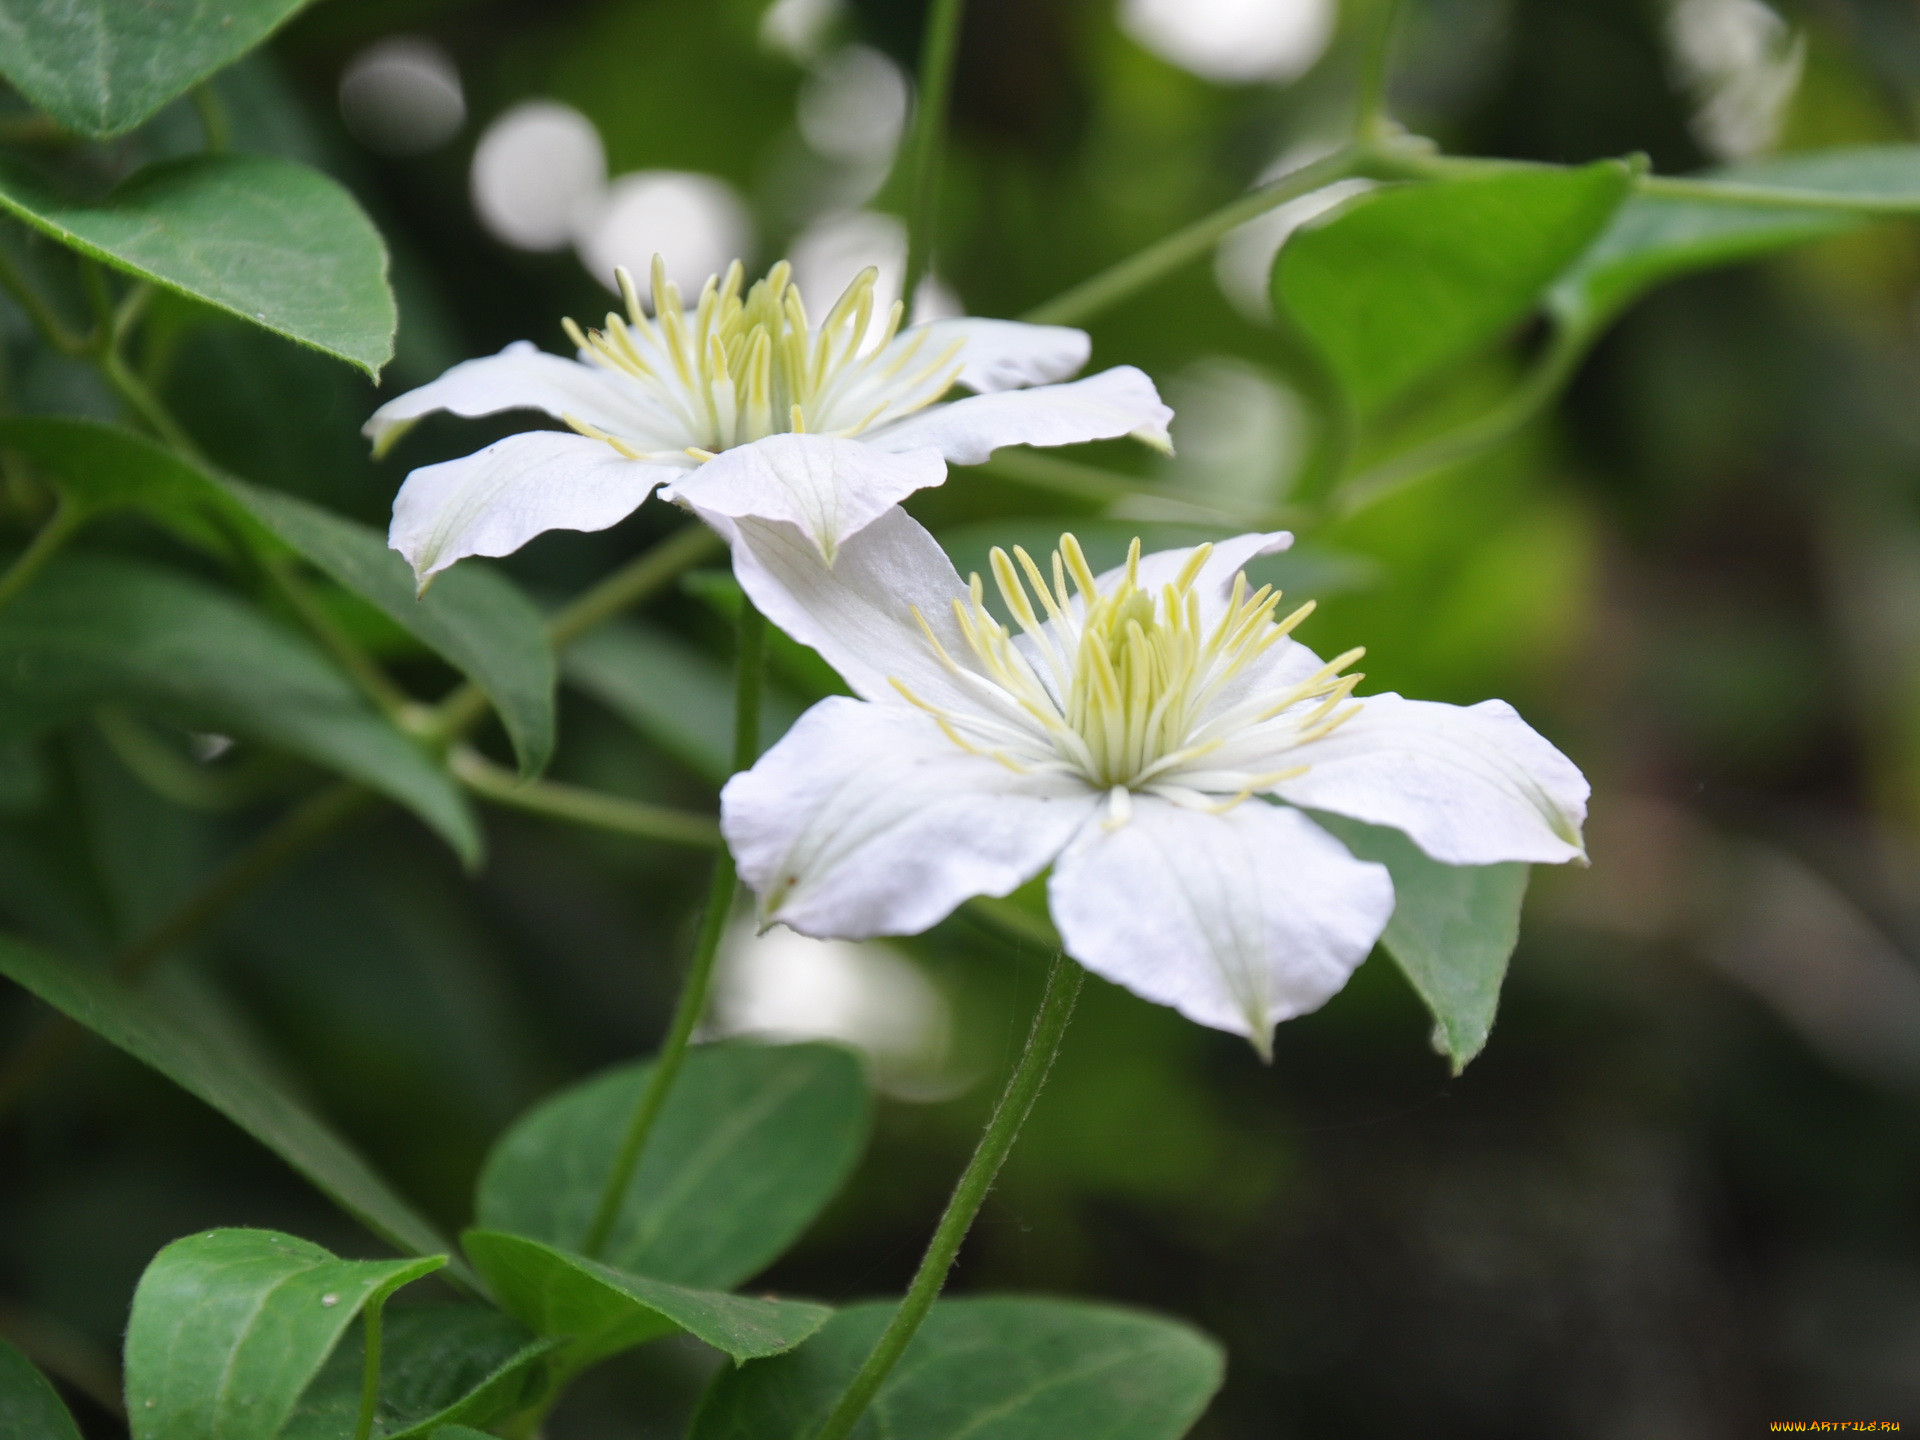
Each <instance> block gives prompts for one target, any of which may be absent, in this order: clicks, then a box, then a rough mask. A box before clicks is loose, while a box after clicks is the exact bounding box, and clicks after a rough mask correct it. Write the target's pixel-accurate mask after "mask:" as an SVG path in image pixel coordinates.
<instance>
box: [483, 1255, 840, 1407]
mask: <svg viewBox="0 0 1920 1440" xmlns="http://www.w3.org/2000/svg"><path fill="white" fill-rule="evenodd" d="M460 1243H461V1245H462V1246H463V1248H464V1249H465V1250H466V1252H467V1258H468V1259H469V1260H471V1261H472V1262H473V1265H474V1268H475V1269H476V1270H478V1271H479V1272H480V1273H481V1274H482V1275H484V1276H486V1278H487V1283H488V1284H490V1285H491V1286H492V1287H493V1290H494V1293H495V1295H497V1296H498V1297H499V1300H500V1303H501V1304H502V1305H503V1306H505V1307H506V1309H507V1311H508V1313H509V1314H511V1315H513V1316H514V1317H515V1318H517V1319H519V1320H521V1321H523V1322H525V1323H526V1324H527V1325H530V1326H531V1327H533V1329H534V1330H536V1331H537V1332H539V1333H540V1334H542V1335H563V1336H565V1337H567V1344H566V1346H565V1348H564V1349H562V1350H561V1351H560V1353H559V1354H558V1356H556V1357H555V1365H556V1368H557V1369H558V1370H559V1372H560V1373H561V1374H562V1375H566V1374H570V1373H572V1372H574V1371H576V1370H579V1369H582V1368H583V1367H585V1366H587V1365H591V1364H593V1363H594V1362H595V1361H596V1360H603V1359H605V1358H606V1357H607V1356H609V1355H615V1354H618V1353H619V1352H620V1351H622V1350H629V1349H632V1348H633V1347H634V1346H635V1345H642V1344H645V1343H646V1342H647V1341H649V1340H653V1339H657V1338H658V1337H660V1336H662V1335H670V1334H672V1333H674V1332H675V1331H677V1330H684V1331H685V1332H686V1333H687V1334H689V1335H693V1336H695V1337H697V1338H699V1339H701V1340H704V1341H706V1342H707V1344H709V1345H711V1346H713V1347H714V1348H715V1349H716V1350H722V1351H725V1352H726V1353H727V1354H728V1355H731V1356H732V1357H733V1358H734V1360H735V1361H741V1360H753V1359H758V1358H761V1357H763V1356H767V1355H778V1354H780V1353H781V1352H782V1351H784V1350H790V1349H792V1348H793V1347H794V1346H795V1345H798V1344H799V1343H800V1342H801V1341H802V1340H804V1339H806V1338H807V1336H809V1335H811V1334H813V1332H814V1331H816V1330H818V1329H819V1328H820V1327H821V1326H822V1325H824V1324H825V1323H826V1321H827V1317H828V1316H830V1315H831V1314H832V1313H833V1312H832V1311H831V1310H829V1309H828V1308H827V1307H826V1306H824V1305H810V1304H808V1303H806V1302H805V1301H803V1300H756V1299H753V1298H751V1297H748V1296H745V1295H727V1294H723V1293H721V1292H719V1291H714V1290H695V1289H691V1288H689V1287H687V1286H684V1285H670V1284H668V1283H667V1282H666V1281H664V1280H654V1279H650V1278H648V1277H647V1276H644V1275H635V1274H632V1273H630V1272H628V1271H625V1270H616V1269H615V1268H614V1267H613V1266H611V1265H603V1264H601V1263H600V1262H599V1261H597V1260H589V1259H587V1258H586V1257H585V1256H584V1255H575V1254H572V1253H571V1252H569V1251H566V1250H560V1249H556V1248H555V1247H554V1246H551V1245H542V1244H541V1243H540V1242H539V1241H538V1240H529V1239H527V1238H526V1237H525V1236H524V1235H506V1234H502V1233H501V1232H500V1231H497V1230H469V1231H468V1232H467V1233H466V1234H465V1235H463V1236H461V1240H460Z"/></svg>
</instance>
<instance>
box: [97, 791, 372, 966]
mask: <svg viewBox="0 0 1920 1440" xmlns="http://www.w3.org/2000/svg"><path fill="white" fill-rule="evenodd" d="M372 801H373V794H372V792H371V791H369V790H365V789H362V788H361V787H360V786H359V785H356V784H354V783H352V782H351V781H345V780H343V781H340V782H339V783H337V784H334V785H329V786H328V787H327V788H326V789H324V790H322V791H320V792H319V793H318V794H315V795H312V796H309V797H308V798H307V799H306V800H304V801H302V802H301V803H300V804H299V805H296V806H295V807H294V808H293V809H291V810H289V811H288V812H287V813H286V814H285V815H283V816H281V817H280V818H279V819H278V820H277V821H275V822H274V823H273V824H272V825H270V826H269V827H267V829H266V830H265V831H263V832H262V833H261V834H260V836H259V838H257V839H256V840H255V841H254V842H253V843H252V844H251V845H249V846H248V847H247V848H246V849H244V850H242V851H241V852H240V853H239V854H238V855H235V856H234V857H233V858H231V859H230V860H228V861H227V863H226V864H224V865H222V866H221V867H220V868H219V869H218V870H216V871H215V872H214V873H213V875H212V876H211V877H210V878H209V879H208V880H207V882H206V883H205V884H204V885H202V886H201V887H200V888H199V889H198V890H196V891H195V892H194V893H193V894H192V895H191V896H190V897H188V899H187V900H186V902H185V903H183V904H182V905H181V906H180V907H179V908H178V909H176V910H175V911H174V912H173V913H172V914H171V915H169V916H167V918H166V919H164V920H162V921H161V922H160V923H159V924H158V925H156V926H154V927H153V929H151V930H149V931H147V933H146V934H144V935H142V936H141V937H140V938H139V939H137V940H135V941H134V942H133V943H132V944H131V945H129V946H127V947H126V949H124V950H122V951H121V952H120V954H119V955H118V956H117V957H116V958H115V960H114V963H113V971H114V975H115V976H116V977H117V978H118V979H121V980H128V981H131V980H137V979H139V978H140V976H141V975H142V974H143V973H144V972H145V971H146V969H147V967H148V966H150V965H152V964H153V962H154V961H156V960H158V959H160V958H161V957H163V956H164V955H166V954H167V953H168V952H169V951H172V950H176V949H178V948H179V947H180V946H182V945H184V944H186V942H187V941H189V940H191V939H192V938H193V937H194V936H196V935H198V934H199V933H200V932H201V931H202V930H205V929H206V928H207V926H209V925H211V924H212V923H213V922H214V921H215V920H217V919H219V918H220V916H221V915H223V914H224V913H225V912H226V911H227V909H228V907H229V906H231V905H232V904H233V903H234V901H236V900H238V899H239V898H240V897H241V896H242V895H244V894H246V893H247V892H248V891H249V890H251V889H252V888H253V887H254V886H255V885H258V884H259V883H260V882H261V881H262V880H264V879H266V878H267V876H269V875H271V874H272V873H273V872H274V871H276V870H278V869H279V868H280V867H281V866H282V865H284V864H286V863H287V861H289V860H291V859H292V858H293V857H294V856H295V855H298V854H299V853H300V852H301V851H302V850H305V849H306V848H307V847H308V846H309V845H312V844H313V843H314V842H315V841H316V840H319V839H321V838H322V837H323V836H325V835H328V834H330V833H331V832H332V831H334V830H336V829H338V828H339V827H340V826H341V825H343V824H345V823H346V822H347V821H348V820H350V819H352V818H353V817H354V816H355V815H357V814H359V813H360V811H361V810H363V809H365V808H366V807H367V806H368V805H369V804H371V803H372Z"/></svg>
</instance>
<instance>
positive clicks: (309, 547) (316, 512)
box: [223, 480, 554, 774]
mask: <svg viewBox="0 0 1920 1440" xmlns="http://www.w3.org/2000/svg"><path fill="white" fill-rule="evenodd" d="M223 484H224V488H225V490H226V492H227V493H228V494H230V495H232V496H233V497H234V498H235V499H236V500H238V501H239V502H240V504H241V505H243V506H244V507H246V509H247V511H248V512H249V513H251V514H252V515H253V516H254V518H256V519H257V520H259V521H260V522H261V523H262V524H264V525H265V526H266V527H267V528H268V529H269V530H271V531H273V533H274V534H276V535H278V536H279V537H280V538H281V539H282V540H284V541H285V542H286V543H287V544H289V545H291V546H292V547H293V548H294V549H295V550H297V551H299V552H300V554H301V555H303V556H305V557H306V558H307V559H308V560H311V561H312V562H313V563H314V564H315V565H317V566H319V567H320V568H321V569H322V570H324V571H325V572H326V573H327V574H328V575H330V576H332V577H333V579H334V580H335V581H336V582H337V583H339V584H340V585H342V586H344V587H345V588H346V589H348V590H351V591H353V592H354V593H355V594H356V595H359V596H361V597H362V598H364V599H367V600H371V601H372V602H373V603H374V604H375V605H377V606H379V607H380V609H382V610H384V611H385V612H386V613H387V615H388V616H389V617H390V618H391V619H392V620H393V621H394V622H395V623H396V624H398V625H400V626H402V627H403V628H405V629H406V630H408V631H409V632H411V633H412V634H413V636H414V637H415V638H416V639H417V640H419V641H420V642H421V643H422V644H424V645H426V646H427V647H428V648H430V649H432V650H433V651H434V652H435V653H437V654H438V655H439V656H440V657H441V658H442V659H444V660H445V661H446V662H447V663H448V664H450V665H452V666H453V667H454V668H455V669H457V670H459V671H460V672H461V673H462V674H463V675H465V676H466V677H467V678H468V679H469V680H471V681H473V683H474V684H476V685H478V686H479V687H480V688H481V689H482V690H484V691H486V693H487V698H488V699H490V700H491V701H492V702H493V705H494V709H495V710H496V712H497V713H498V714H499V716H500V722H501V724H502V725H503V726H504V727H505V728H506V731H507V735H508V737H509V738H510V739H511V740H512V741H513V748H514V753H515V754H516V755H517V756H518V757H519V760H520V769H521V771H522V772H523V773H526V774H532V773H534V772H535V771H537V770H540V769H541V768H543V767H544V766H545V765H546V763H547V760H548V758H549V757H550V756H551V755H552V754H553V732H554V718H553V709H554V705H553V688H554V663H553V647H552V646H550V645H549V644H548V643H547V630H546V621H545V620H544V618H543V617H542V616H541V614H540V611H539V610H538V609H537V608H535V606H534V604H533V602H532V601H531V600H529V599H527V598H526V596H525V595H523V594H521V592H520V591H519V589H518V588H517V587H516V586H515V585H514V584H513V582H512V581H510V580H508V579H507V578H506V577H505V576H504V575H500V574H498V573H496V572H494V571H491V570H488V569H486V568H484V567H482V566H475V565H461V566H457V567H455V569H454V570H452V571H451V572H449V573H448V574H445V575H442V576H440V577H439V580H438V582H437V583H436V584H435V585H434V587H433V588H432V589H431V590H429V591H428V592H427V593H426V594H424V595H420V594H416V593H415V585H414V580H413V571H412V570H411V569H410V568H409V567H408V565H407V562H406V561H405V560H403V559H401V558H400V556H399V554H398V553H397V552H396V551H393V550H390V549H388V548H387V542H386V537H385V536H383V535H381V534H380V533H379V532H378V531H376V530H370V529H368V528H367V527H366V526H364V525H360V524H357V523H356V522H354V521H352V520H348V519H346V518H345V517H344V516H340V515H335V514H333V513H332V512H331V511H328V510H323V509H321V508H320V507H319V506H317V505H310V504H308V503H307V502H306V501H304V500H300V499H296V498H295V497H294V496H291V495H285V494H281V493H279V492H277V491H273V490H260V489H256V488H254V487H253V486H250V485H243V484H241V483H240V482H239V481H237V480H227V481H224V482H223Z"/></svg>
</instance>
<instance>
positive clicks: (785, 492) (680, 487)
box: [666, 435, 947, 564]
mask: <svg viewBox="0 0 1920 1440" xmlns="http://www.w3.org/2000/svg"><path fill="white" fill-rule="evenodd" d="M946 478H947V462H946V461H944V460H942V459H941V458H940V452H939V451H937V450H908V451H905V452H903V453H900V454H894V453H892V452H889V451H886V450H877V449H875V448H874V447H873V446H871V445H865V444H862V443H861V442H860V441H858V440H844V439H840V438H839V437H837V436H832V435H769V436H767V437H766V438H765V439H763V440H756V441H754V442H753V443H752V444H750V445H741V446H738V447H736V448H734V449H732V450H727V451H723V452H722V453H721V454H719V455H716V456H715V457H714V458H713V459H711V460H709V461H707V463H706V464H704V465H702V466H701V467H700V468H699V469H697V470H690V471H685V472H683V473H682V474H681V475H680V476H679V477H678V478H677V479H676V480H675V482H674V485H673V488H672V489H671V490H669V491H667V492H666V493H667V498H668V499H671V500H685V501H686V502H687V503H688V504H690V505H693V506H695V507H696V508H698V509H699V510H701V511H703V512H706V513H708V514H715V515H730V516H733V517H735V518H736V519H737V518H740V517H743V516H748V515H751V516H754V517H756V518H757V519H761V520H784V521H786V522H788V523H789V524H791V525H794V526H796V527H798V529H799V530H800V531H801V533H803V534H804V535H806V537H807V538H808V539H810V540H811V541H813V543H814V546H815V547H816V548H817V549H818V550H819V551H820V554H821V556H822V557H823V558H824V559H825V560H826V561H827V563H828V564H832V563H833V559H834V555H835V553H836V552H837V551H838V550H839V548H840V542H841V541H843V540H845V539H846V538H847V537H848V536H849V535H852V534H854V533H855V532H856V531H859V530H862V529H864V528H866V526H868V525H870V524H872V523H873V521H874V520H875V519H877V518H878V517H879V516H880V515H882V514H884V513H885V512H886V511H887V510H889V509H891V508H892V507H893V506H895V505H897V504H899V503H900V501H902V500H904V499H906V497H907V496H909V495H911V494H912V493H913V492H914V491H916V490H923V489H925V488H926V487H927V486H929V485H938V484H939V483H940V482H941V481H943V480H945V479H946Z"/></svg>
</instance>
